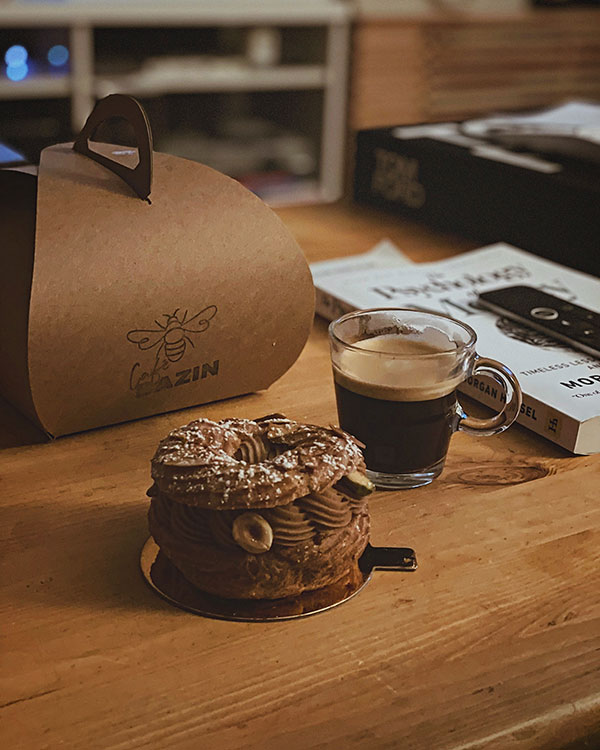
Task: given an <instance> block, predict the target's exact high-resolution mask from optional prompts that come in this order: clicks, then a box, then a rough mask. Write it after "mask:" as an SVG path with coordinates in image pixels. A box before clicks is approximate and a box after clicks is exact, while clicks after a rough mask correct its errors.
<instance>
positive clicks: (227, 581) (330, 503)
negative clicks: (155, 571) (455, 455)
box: [148, 415, 373, 599]
mask: <svg viewBox="0 0 600 750" xmlns="http://www.w3.org/2000/svg"><path fill="white" fill-rule="evenodd" d="M364 469H365V465H364V460H363V457H362V453H361V450H360V447H359V444H358V443H357V441H356V440H355V439H354V438H352V437H351V436H350V435H348V434H346V433H345V432H342V431H341V430H339V429H337V428H335V427H331V428H326V427H319V426H315V425H308V424H301V423H298V422H294V421H292V420H290V419H286V418H285V417H281V416H280V415H272V416H269V417H264V418H262V419H259V420H256V421H251V420H246V419H226V420H222V421H220V422H213V421H211V420H208V419H198V420H196V421H194V422H191V423H190V424H188V425H185V426H183V427H181V428H179V429H176V430H174V431H173V432H171V433H169V435H167V437H166V438H165V439H164V440H162V441H161V443H160V444H159V446H158V449H157V451H156V453H155V455H154V457H153V459H152V478H153V480H154V484H153V485H152V487H151V488H150V490H149V491H148V494H149V495H150V497H151V504H150V510H149V525H150V532H151V534H152V536H153V537H154V540H155V541H156V543H157V544H158V546H159V547H160V549H161V552H162V553H163V554H164V555H166V557H167V558H168V559H169V560H170V561H171V563H172V564H173V565H174V566H175V567H176V568H177V569H178V570H179V571H180V572H181V573H182V574H183V576H184V577H185V578H186V579H187V580H188V581H189V582H190V583H192V584H193V585H194V586H195V587H197V588H199V589H201V590H202V591H205V592H208V593H211V594H216V595H218V596H221V597H226V598H239V599H277V598H280V597H286V596H291V595H297V594H301V593H302V592H304V591H311V590H314V589H319V588H321V587H324V586H327V585H329V584H332V583H334V582H335V581H338V580H339V579H341V578H342V577H343V576H344V575H346V574H347V573H349V571H351V570H352V569H353V567H355V566H356V562H357V560H358V558H359V557H360V555H361V554H362V552H363V550H364V549H365V547H366V545H367V542H368V539H369V514H368V507H367V501H366V495H368V494H369V493H370V492H371V491H372V489H373V485H372V484H371V483H370V482H369V480H368V479H367V478H366V476H365V475H364Z"/></svg>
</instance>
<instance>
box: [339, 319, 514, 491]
mask: <svg viewBox="0 0 600 750" xmlns="http://www.w3.org/2000/svg"><path fill="white" fill-rule="evenodd" d="M476 341H477V335H476V333H475V331H474V330H473V329H472V328H470V327H469V326H468V325H465V323H461V322H459V321H458V320H454V319H453V318H449V317H446V316H445V315H438V314H436V313H429V312H422V311H419V310H410V309H401V308H381V309H373V310H358V311H356V312H352V313H348V314H347V315H344V316H342V317H341V318H339V319H338V320H335V321H334V322H333V323H331V325H330V326H329V342H330V346H331V360H332V366H333V377H334V381H335V394H336V400H337V408H338V416H339V422H340V427H341V428H342V429H343V430H345V431H346V432H349V433H350V434H351V435H354V436H355V437H357V438H358V439H359V440H360V441H361V442H362V443H364V446H365V447H364V449H363V452H364V456H365V462H366V465H367V474H368V476H369V478H370V479H371V481H372V482H374V484H375V485H376V486H377V487H379V488H382V489H385V488H387V489H401V488H409V487H420V486H421V485H425V484H429V482H431V481H432V480H433V479H435V478H436V477H437V476H439V474H440V473H441V471H442V469H443V468H444V462H445V460H446V453H447V451H448V445H449V443H450V437H451V436H452V433H453V432H456V431H457V430H462V431H464V432H468V433H470V434H472V435H495V434H497V433H499V432H502V431H503V430H505V429H506V428H507V427H509V426H510V425H511V424H512V423H513V422H514V421H515V419H516V418H517V415H518V413H519V409H520V408H521V400H522V394H521V389H520V387H519V383H518V381H517V379H516V377H515V376H514V374H513V373H512V372H511V370H510V369H509V368H508V367H506V366H505V365H503V364H501V363H500V362H496V361H495V360H493V359H487V358H485V357H480V356H479V355H478V354H477V352H476V351H475V343H476ZM473 374H484V375H489V376H491V377H492V378H493V379H494V380H496V381H497V382H499V383H500V384H501V385H502V386H503V387H504V388H505V389H506V394H507V398H506V402H505V405H504V408H503V409H502V411H501V412H500V413H499V414H496V415H494V416H493V417H491V418H489V419H476V418H474V417H469V416H467V415H466V414H465V413H464V411H463V409H462V407H461V406H460V404H459V402H458V399H457V396H456V389H457V388H458V386H459V385H460V384H461V383H462V382H463V381H464V380H466V379H467V378H468V377H470V376H471V375H473Z"/></svg>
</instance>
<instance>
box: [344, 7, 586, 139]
mask: <svg viewBox="0 0 600 750" xmlns="http://www.w3.org/2000/svg"><path fill="white" fill-rule="evenodd" d="M401 5H402V4H401V3H400V2H398V1H396V2H394V1H393V0H357V1H356V3H355V8H356V13H355V17H354V27H353V39H352V49H353V51H352V74H351V83H350V92H351V99H350V127H351V129H352V130H355V131H356V130H361V129H368V128H376V127H386V126H391V125H397V124H406V123H417V122H435V121H438V122H440V121H445V120H446V121H448V120H462V119H466V118H469V117H473V116H477V115H481V114H487V113H489V112H491V111H492V112H493V111H506V110H519V109H535V108H537V107H542V106H546V105H551V104H556V103H557V102H558V101H561V100H563V99H570V98H580V99H582V98H583V99H586V98H589V99H596V100H598V99H600V7H593V6H587V7H574V6H571V7H560V8H541V7H538V8H534V7H528V6H527V4H525V3H522V4H519V3H515V2H512V1H511V2H509V3H507V4H506V5H507V7H508V8H509V9H510V8H513V10H512V11H510V12H507V10H506V8H505V9H504V11H503V12H500V11H501V10H502V6H503V4H502V3H498V2H496V3H495V4H494V3H493V2H488V3H484V2H468V0H467V1H465V2H464V3H462V4H461V3H459V2H453V3H450V2H439V3H437V5H438V6H439V7H438V10H437V12H432V11H430V12H424V13H420V14H415V15H413V16H410V15H407V13H406V11H405V10H403V11H402V12H400V8H401ZM519 5H522V6H523V7H522V8H521V9H515V7H516V6H519ZM484 6H485V7H486V8H487V10H486V11H485V12H483V11H481V10H480V11H479V12H475V11H473V10H470V8H473V7H478V8H480V9H481V8H483V7H484ZM460 8H462V9H460Z"/></svg>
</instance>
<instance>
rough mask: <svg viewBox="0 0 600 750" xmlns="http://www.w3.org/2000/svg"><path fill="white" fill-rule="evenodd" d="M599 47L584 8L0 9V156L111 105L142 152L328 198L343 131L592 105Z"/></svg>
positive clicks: (597, 88)
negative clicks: (132, 106) (135, 112)
mask: <svg viewBox="0 0 600 750" xmlns="http://www.w3.org/2000/svg"><path fill="white" fill-rule="evenodd" d="M599 32H600V5H599V4H598V2H591V1H588V2H564V1H558V0H556V1H553V0H545V1H544V2H542V0H538V1H537V2H534V1H533V0H504V2H497V1H496V0H356V1H355V2H352V1H350V0H348V1H345V0H304V1H303V2H294V1H293V0H265V1H262V2H261V0H256V2H253V1H252V0H221V2H213V1H212V0H210V1H206V2H205V1H203V0H195V1H194V0H182V1H181V2H155V1H154V0H147V1H146V2H143V0H121V1H120V2H118V3H116V2H113V1H112V0H107V1H106V2H99V1H96V2H94V1H93V0H72V1H69V0H48V2H39V1H38V2H35V1H33V0H31V1H30V0H20V1H19V0H0V143H2V144H3V145H4V146H6V147H9V148H10V149H11V151H4V152H3V153H4V161H5V162H6V161H10V160H11V159H15V158H18V156H16V155H15V152H16V154H20V155H22V157H23V158H24V159H26V160H27V161H31V162H36V161H37V159H38V157H39V152H40V150H41V149H42V148H43V147H45V146H47V145H49V144H52V143H56V142H60V141H68V140H72V138H73V135H74V133H76V132H77V131H78V130H79V129H80V128H81V126H82V124H83V122H84V121H85V118H86V116H87V115H88V114H89V112H90V111H91V109H92V107H93V104H94V102H95V101H96V100H97V99H98V98H101V97H103V96H106V95H107V94H109V93H113V92H121V93H127V94H131V95H133V96H136V97H137V98H138V99H140V101H141V102H142V103H143V105H144V107H145V108H146V111H147V113H148V115H149V118H150V122H151V125H152V128H153V132H154V142H155V149H156V150H157V151H164V152H167V153H172V154H176V155H179V156H184V157H187V158H190V159H196V160H199V161H201V162H203V163H206V164H209V165H211V166H213V167H215V168H217V169H219V170H221V171H223V172H225V173H227V174H230V175H231V176H233V177H235V178H237V179H239V180H241V181H242V182H243V183H244V184H246V185H247V186H248V187H249V188H251V189H252V190H254V191H255V192H257V193H258V194H259V195H261V196H262V197H264V198H265V199H266V200H268V201H270V202H272V203H275V204H281V203H293V202H299V201H303V202H305V201H311V200H323V201H330V200H336V199H337V198H339V197H341V196H343V195H344V194H347V193H348V192H349V182H350V178H349V175H350V174H351V170H352V158H353V156H352V155H353V148H354V143H355V137H356V133H357V132H358V131H359V130H363V129H369V128H377V127H383V126H390V125H400V124H409V123H422V122H441V121H447V120H464V119H466V118H471V117H474V116H479V115H484V114H489V113H491V112H499V111H502V112H506V111H519V110H530V109H534V108H536V107H541V106H547V105H553V104H556V103H559V102H561V101H564V100H566V99H572V98H579V99H588V100H600V33H599ZM99 137H100V138H101V139H105V140H109V141H113V142H119V143H129V142H130V140H131V138H130V135H129V134H128V132H127V129H126V128H125V127H123V124H122V123H120V124H119V123H117V124H109V126H108V127H106V128H105V132H103V133H101V134H100V135H99ZM0 158H1V154H0Z"/></svg>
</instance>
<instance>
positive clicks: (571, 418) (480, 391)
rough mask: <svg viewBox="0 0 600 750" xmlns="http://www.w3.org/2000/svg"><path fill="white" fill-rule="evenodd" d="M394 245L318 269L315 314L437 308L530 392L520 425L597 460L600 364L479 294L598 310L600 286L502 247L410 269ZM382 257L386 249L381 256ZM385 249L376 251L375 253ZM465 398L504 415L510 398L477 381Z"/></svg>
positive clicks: (472, 380)
mask: <svg viewBox="0 0 600 750" xmlns="http://www.w3.org/2000/svg"><path fill="white" fill-rule="evenodd" d="M391 244H392V243H390V242H389V241H385V242H384V243H383V245H384V246H385V251H384V252H382V251H381V246H382V243H380V245H378V246H377V247H376V248H374V250H372V251H371V252H370V253H365V254H364V255H362V256H352V257H351V258H341V259H339V265H338V266H337V272H336V265H335V263H336V261H335V260H334V261H324V262H321V263H314V264H312V265H311V271H312V273H313V280H314V283H315V287H316V290H317V313H318V314H320V315H322V316H323V317H325V318H327V319H328V320H333V319H334V318H336V317H338V316H339V315H342V314H343V313H345V312H349V311H350V310H356V309H361V308H362V309H364V308H370V307H412V308H423V309H427V310H433V311H436V312H440V313H443V314H445V315H450V316H452V317H454V318H457V319H458V320H462V321H464V322H465V323H468V324H469V325H470V326H471V327H472V328H474V329H475V331H476V332H477V338H478V342H477V351H478V353H479V354H480V355H481V356H483V357H492V358H493V359H497V360H500V361H501V362H503V363H504V364H506V365H508V367H510V368H511V369H512V370H513V372H514V373H515V374H516V375H517V377H518V379H519V382H520V383H521V388H522V390H523V407H522V409H521V414H520V415H519V418H518V422H519V423H520V424H523V425H524V426H525V427H528V428H529V429H532V430H533V431H535V432H537V433H539V434H541V435H544V436H545V437H547V438H549V439H550V440H552V441H554V442H555V443H557V444H558V445H561V446H563V447H564V448H567V449H568V450H570V451H572V452H573V453H583V454H589V453H598V452H600V360H599V359H596V358H594V357H592V356H590V355H589V354H585V353H583V352H581V351H577V350H575V349H571V348H569V347H568V346H567V345H565V344H562V343H560V342H558V341H556V340H555V339H551V338H549V337H547V336H545V335H543V334H541V333H538V332H536V331H534V330H533V329H531V328H527V327H525V326H521V325H519V324H517V323H515V322H514V321H510V320H508V319H507V318H505V317H502V316H499V315H496V314H495V313H492V312H489V311H487V310H484V309H483V308H481V307H480V306H479V304H478V301H477V297H478V294H479V293H480V292H484V291H488V290H491V289H497V288H500V287H507V286H512V285H517V284H521V285H526V286H532V287H536V288H538V289H542V290H544V291H546V292H548V293H550V294H553V295H555V296H557V297H560V298H562V299H564V300H565V301H568V302H574V303H575V304H577V305H580V306H583V307H588V308H590V309H591V310H594V311H596V312H600V279H598V278H595V277H593V276H589V275H587V274H584V273H581V272H579V271H574V270H572V269H570V268H566V267H564V266H561V265H559V264H557V263H553V262H552V261H548V260H545V259H543V258H540V257H538V256H536V255H532V254H531V253H527V252H525V251H523V250H519V249H518V248H515V247H512V246H510V245H507V244H505V243H498V244H495V245H490V246H488V247H484V248H480V249H478V250H472V251H470V252H465V253H462V254H461V255H457V256H454V257H452V258H448V259H446V260H442V261H436V262H433V263H410V262H409V261H408V260H407V258H406V257H405V256H404V255H403V254H402V253H401V252H400V251H399V250H397V251H396V252H397V257H396V260H395V261H394V254H393V252H392V249H393V245H392V247H390V245H391ZM378 250H379V251H378ZM377 251H378V252H377ZM461 390H462V391H464V392H465V393H466V394H467V395H469V396H472V397H474V398H477V399H478V400H479V401H481V402H483V403H485V404H487V405H488V406H492V407H495V408H500V406H501V403H502V400H503V399H504V394H503V392H502V389H501V388H499V387H498V386H497V384H495V383H494V382H493V381H491V380H485V379H483V378H478V377H473V378H470V379H469V380H468V381H467V382H465V383H464V385H463V386H461Z"/></svg>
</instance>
